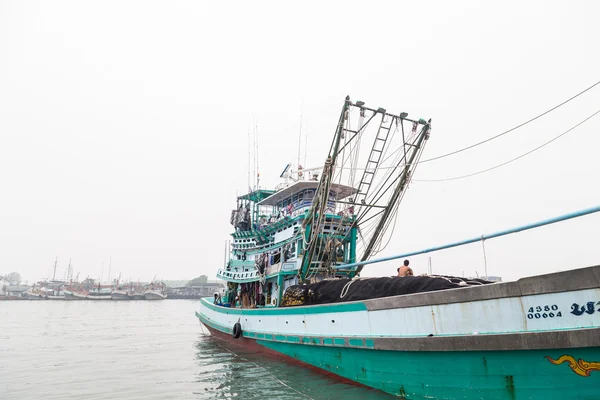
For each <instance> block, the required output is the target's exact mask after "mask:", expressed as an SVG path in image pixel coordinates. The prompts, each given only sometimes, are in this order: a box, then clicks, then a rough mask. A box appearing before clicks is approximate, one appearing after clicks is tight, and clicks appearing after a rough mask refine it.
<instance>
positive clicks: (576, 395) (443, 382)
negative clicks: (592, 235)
mask: <svg viewBox="0 0 600 400" xmlns="http://www.w3.org/2000/svg"><path fill="white" fill-rule="evenodd" d="M257 343H258V344H260V345H262V346H265V347H267V348H269V349H271V350H274V351H277V352H279V353H283V354H285V355H288V356H290V357H292V358H295V359H297V360H300V361H302V362H305V363H307V364H310V365H313V366H315V367H318V368H321V369H324V370H326V371H329V372H332V373H334V374H337V375H340V376H342V377H344V378H347V379H350V380H352V381H355V382H358V383H361V384H363V385H366V386H369V387H373V388H376V389H380V390H382V391H384V392H387V393H391V394H394V395H397V396H402V397H405V398H407V399H431V398H434V399H486V400H496V399H497V400H505V399H510V400H514V399H545V400H548V399H589V400H592V399H595V400H597V399H599V398H600V371H597V372H591V373H590V376H580V375H578V374H576V373H575V372H574V371H573V370H572V369H571V368H570V367H569V365H568V363H567V362H564V363H563V364H562V365H555V364H553V363H551V362H550V361H549V360H548V359H546V357H547V356H549V357H551V358H552V359H558V358H559V357H561V356H562V355H564V354H568V355H570V356H572V357H574V358H575V359H579V358H582V359H584V360H590V359H593V360H600V348H587V349H565V350H549V351H546V350H527V351H485V352H479V351H464V352H429V351H422V352H403V351H386V350H368V349H355V348H335V347H315V346H307V345H302V344H290V343H280V342H273V341H265V340H257Z"/></svg>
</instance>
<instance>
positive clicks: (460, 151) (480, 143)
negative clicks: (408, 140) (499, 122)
mask: <svg viewBox="0 0 600 400" xmlns="http://www.w3.org/2000/svg"><path fill="white" fill-rule="evenodd" d="M598 85H600V81H598V82H596V83H594V84H593V85H592V86H590V87H588V88H587V89H584V90H583V91H581V92H579V93H577V94H576V95H574V96H572V97H570V98H569V99H567V100H565V101H563V102H562V103H560V104H558V105H556V106H554V107H552V108H551V109H549V110H546V111H544V112H543V113H541V114H539V115H537V116H535V117H533V118H531V119H529V120H527V121H525V122H523V123H521V124H519V125H517V126H515V127H514V128H510V129H509V130H507V131H504V132H502V133H499V134H497V135H496V136H492V137H490V138H488V139H485V140H482V141H481V142H477V143H474V144H472V145H470V146H467V147H463V148H462V149H458V150H454V151H451V152H450V153H446V154H442V155H439V156H436V157H432V158H428V159H426V160H423V161H421V163H426V162H429V161H434V160H439V159H440V158H444V157H449V156H452V155H454V154H458V153H462V152H463V151H466V150H469V149H472V148H473V147H477V146H479V145H482V144H484V143H487V142H490V141H492V140H494V139H498V138H499V137H501V136H504V135H506V134H508V133H510V132H512V131H514V130H517V129H519V128H521V127H523V126H525V125H527V124H529V123H531V122H533V121H535V120H537V119H539V118H541V117H543V116H544V115H546V114H548V113H551V112H552V111H554V110H556V109H558V108H560V107H562V106H564V105H565V104H567V103H568V102H570V101H571V100H574V99H576V98H577V97H579V96H581V95H582V94H584V93H585V92H587V91H588V90H591V89H593V88H594V87H596V86H598Z"/></svg>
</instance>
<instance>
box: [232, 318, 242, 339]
mask: <svg viewBox="0 0 600 400" xmlns="http://www.w3.org/2000/svg"><path fill="white" fill-rule="evenodd" d="M240 336H242V325H241V324H240V323H239V322H236V323H235V325H234V326H233V338H234V339H238V338H239V337H240Z"/></svg>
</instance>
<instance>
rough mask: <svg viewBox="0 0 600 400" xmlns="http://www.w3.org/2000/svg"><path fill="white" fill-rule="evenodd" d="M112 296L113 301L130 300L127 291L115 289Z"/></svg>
mask: <svg viewBox="0 0 600 400" xmlns="http://www.w3.org/2000/svg"><path fill="white" fill-rule="evenodd" d="M110 296H111V299H113V300H129V294H128V293H127V290H122V289H113V291H112V293H111V295H110Z"/></svg>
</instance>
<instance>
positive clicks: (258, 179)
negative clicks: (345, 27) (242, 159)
mask: <svg viewBox="0 0 600 400" xmlns="http://www.w3.org/2000/svg"><path fill="white" fill-rule="evenodd" d="M254 132H255V135H256V190H258V189H259V188H260V171H259V169H258V165H259V164H258V123H257V124H256V128H255V131H254Z"/></svg>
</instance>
